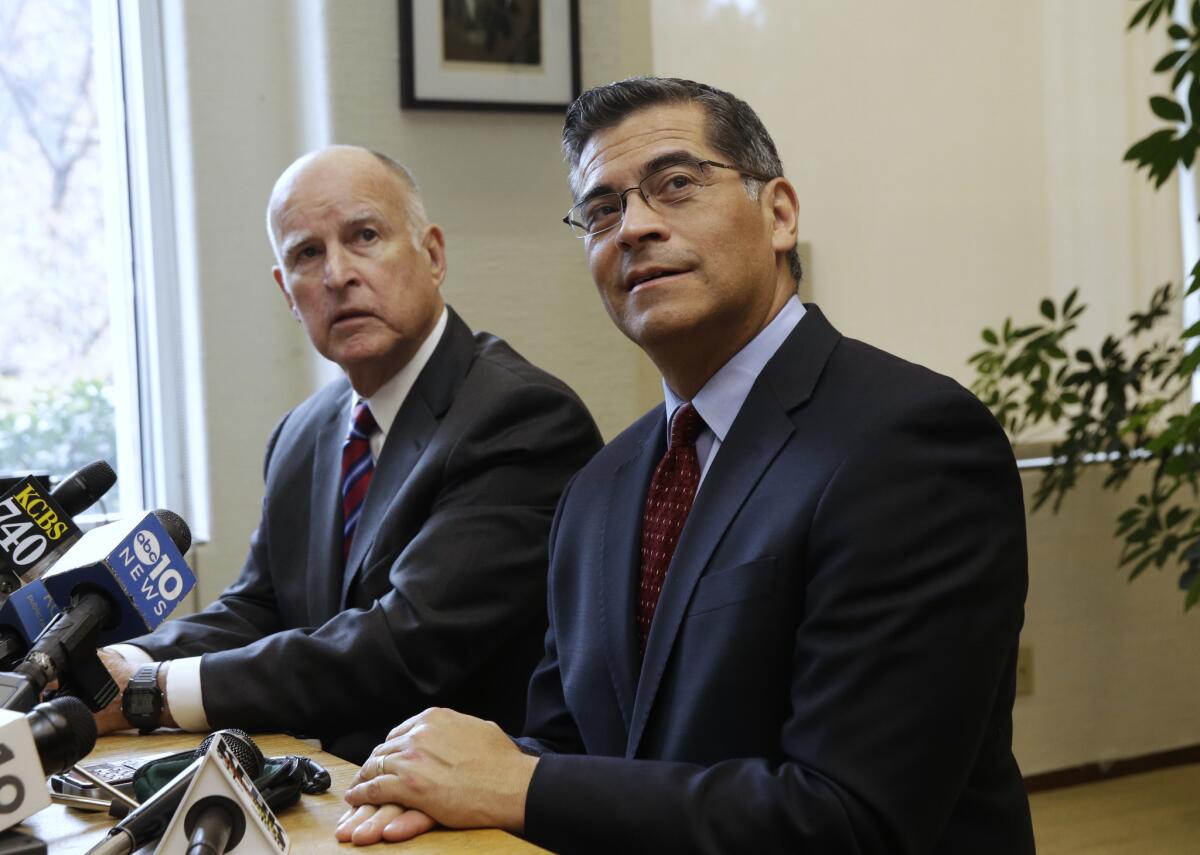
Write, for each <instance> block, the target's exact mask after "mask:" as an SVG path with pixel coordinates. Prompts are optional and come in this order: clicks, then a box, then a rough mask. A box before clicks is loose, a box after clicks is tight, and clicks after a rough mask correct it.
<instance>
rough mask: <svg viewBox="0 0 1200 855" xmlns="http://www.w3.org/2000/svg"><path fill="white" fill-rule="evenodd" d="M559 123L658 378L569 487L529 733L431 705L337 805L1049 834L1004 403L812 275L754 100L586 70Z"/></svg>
mask: <svg viewBox="0 0 1200 855" xmlns="http://www.w3.org/2000/svg"><path fill="white" fill-rule="evenodd" d="M563 138H564V148H565V149H566V153H567V159H568V161H569V163H570V165H571V180H572V189H573V191H574V194H575V198H576V199H577V200H578V204H577V205H576V206H575V207H574V208H572V210H571V212H570V214H569V215H568V217H567V220H568V222H569V224H570V225H572V227H573V229H574V230H575V231H576V233H577V234H578V235H581V236H582V237H583V248H584V251H585V252H586V254H587V258H588V264H589V266H590V268H591V272H592V276H593V278H594V279H595V281H596V285H597V287H598V289H599V291H600V296H601V299H602V300H603V301H604V304H605V307H606V308H607V309H608V311H609V314H610V315H611V316H612V318H613V320H614V321H615V322H616V324H617V325H618V326H619V327H620V328H621V330H622V331H624V332H625V333H626V335H628V336H629V337H630V338H631V339H633V340H634V341H635V342H637V344H638V345H640V346H641V347H642V348H643V349H644V350H645V351H646V352H647V353H648V354H649V355H650V357H651V358H652V359H653V360H654V362H655V364H656V365H657V367H658V368H659V370H660V371H661V372H662V375H663V383H664V394H665V398H666V406H665V407H660V408H656V409H654V410H653V411H651V412H650V413H648V414H647V415H646V416H644V417H643V418H642V419H640V420H639V421H638V422H636V423H635V424H634V425H633V426H632V427H630V428H629V429H628V430H627V431H625V432H624V433H623V434H621V435H620V436H618V437H617V438H616V439H615V440H614V441H613V442H612V443H610V444H609V445H608V446H607V447H606V448H605V449H604V450H603V451H601V452H600V453H599V454H598V455H597V456H596V457H595V458H593V459H592V461H591V462H590V463H589V464H588V465H587V466H585V467H584V469H583V470H582V471H581V472H580V474H579V475H578V476H577V477H576V478H575V479H574V480H573V481H572V483H571V485H570V486H569V487H568V489H567V491H566V492H565V493H564V495H563V499H562V501H561V502H560V505H559V510H558V514H557V517H556V521H555V526H554V529H553V530H552V533H551V544H550V593H549V604H550V629H549V631H548V633H547V636H546V654H545V657H544V658H543V660H542V663H541V664H540V665H539V667H538V669H537V671H536V672H535V674H534V677H533V680H532V682H531V685H530V694H529V713H528V719H527V724H526V730H525V733H526V737H525V738H524V739H522V740H520V746H521V748H520V750H519V749H518V747H517V746H516V745H514V744H513V743H512V742H511V741H509V740H508V739H507V738H505V736H504V735H503V734H502V733H501V732H500V730H499V729H498V728H497V727H495V726H494V725H490V724H487V723H484V722H480V721H478V720H477V719H474V718H471V717H469V716H465V715H462V714H460V713H455V712H450V711H448V710H431V711H427V712H425V713H422V714H421V715H418V716H415V717H413V718H412V719H409V720H408V721H405V722H404V723H403V724H401V725H400V726H399V727H397V728H396V729H395V730H394V731H393V732H392V733H391V734H390V735H389V739H388V741H387V742H385V743H383V744H382V745H380V746H379V747H378V748H376V749H375V751H374V752H373V753H372V756H371V758H370V759H369V760H368V761H367V762H366V763H365V764H364V766H363V769H362V770H361V772H360V773H359V775H358V778H357V779H356V782H355V785H354V786H352V787H351V789H350V790H349V791H348V792H347V796H346V798H347V801H348V802H349V803H350V804H351V805H352V806H355V808H354V809H352V811H350V812H348V813H347V815H346V816H345V817H343V820H342V822H341V825H340V826H339V828H338V837H339V838H340V839H352V840H354V842H356V843H369V842H372V841H373V840H376V839H379V838H380V837H383V838H385V839H401V838H403V837H406V836H411V835H412V834H415V833H419V832H420V831H422V830H424V829H426V828H428V827H429V826H430V825H431V824H432V823H433V822H434V821H436V822H441V823H443V824H446V825H451V826H455V827H461V826H473V825H496V826H499V827H502V828H507V829H510V830H513V831H516V832H520V833H524V834H525V835H526V836H527V837H529V838H530V839H531V840H533V841H534V842H536V843H538V844H540V845H543V846H546V847H548V848H550V849H552V850H555V851H561V852H579V851H587V852H635V851H637V852H642V851H644V852H672V851H683V852H820V853H851V852H854V853H887V855H897V853H967V852H969V853H973V855H974V854H975V853H996V855H1000V853H1004V855H1014V853H1028V852H1032V851H1033V839H1032V832H1031V827H1030V818H1029V808H1028V803H1027V800H1026V797H1025V791H1024V787H1023V785H1022V781H1021V776H1020V774H1019V771H1018V769H1017V765H1016V762H1015V761H1014V759H1013V756H1012V750H1011V738H1012V704H1013V697H1014V686H1015V678H1014V675H1015V661H1016V651H1017V636H1018V631H1019V630H1020V627H1021V622H1022V610H1023V603H1024V597H1025V591H1026V585H1027V576H1026V552H1025V529H1024V513H1023V509H1022V497H1021V488H1020V483H1019V481H1018V477H1017V472H1016V467H1015V465H1014V461H1013V457H1012V452H1011V449H1010V447H1009V445H1008V443H1007V441H1006V439H1005V437H1004V434H1003V433H1002V432H1001V430H1000V428H999V426H998V425H997V424H996V422H995V421H994V419H992V417H991V416H990V415H989V414H988V412H987V411H986V410H985V409H984V407H983V406H982V405H981V404H980V403H979V402H978V401H977V400H975V399H974V398H973V397H972V396H971V395H970V394H969V393H968V392H966V391H965V390H964V389H962V388H961V387H960V386H958V385H957V384H956V383H954V382H953V381H951V380H950V379H948V378H946V377H942V376H939V375H937V374H934V373H932V372H930V371H928V370H926V369H924V368H921V367H919V366H916V365H912V364H910V363H907V362H904V361H902V360H900V359H897V358H895V357H893V356H889V355H887V354H885V353H883V352H881V351H878V350H876V349H874V348H872V347H869V346H868V345H865V344H862V343H861V342H857V341H853V340H850V339H846V338H843V337H842V336H841V335H840V334H839V333H838V332H837V331H836V330H835V329H834V328H833V327H832V326H831V325H830V323H829V322H828V321H827V320H825V318H824V317H823V315H822V314H821V312H820V311H819V310H818V309H817V308H816V307H815V306H811V305H810V306H807V307H805V306H802V305H801V304H800V302H799V300H798V298H797V296H796V284H797V282H798V281H799V273H800V271H799V263H798V260H797V258H796V256H795V242H796V211H797V200H796V194H795V191H794V190H793V189H792V187H791V185H790V184H789V183H788V182H787V180H786V179H784V178H783V177H782V175H783V169H782V165H781V164H780V162H779V158H778V155H777V154H776V150H775V145H774V143H773V142H772V140H771V138H770V136H769V134H768V133H767V131H766V129H765V128H764V127H763V126H762V124H761V122H760V121H759V119H758V117H757V116H756V115H755V114H754V112H753V111H752V110H751V109H750V108H749V106H747V105H746V104H745V103H743V102H742V101H740V100H738V99H737V98H735V97H734V96H732V95H730V94H729V93H727V92H722V91H720V90H716V89H713V88H711V87H708V86H704V85H701V84H696V83H692V82H690V81H678V80H661V79H635V80H628V81H623V82H620V83H615V84H612V85H609V86H604V87H600V88H598V89H594V90H591V91H589V92H586V93H584V94H583V95H582V96H581V97H580V98H579V99H578V100H577V101H576V102H575V104H574V105H573V106H572V107H571V108H570V109H569V110H568V113H567V123H566V128H565V130H564V134H563ZM377 806H378V807H377Z"/></svg>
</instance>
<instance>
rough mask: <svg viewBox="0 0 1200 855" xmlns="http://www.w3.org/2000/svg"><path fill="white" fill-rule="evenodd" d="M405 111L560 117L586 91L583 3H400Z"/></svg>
mask: <svg viewBox="0 0 1200 855" xmlns="http://www.w3.org/2000/svg"><path fill="white" fill-rule="evenodd" d="M398 2H399V4H400V9H399V11H400V106H401V108H402V109H406V110H496V111H509V112H547V113H562V112H563V111H565V110H566V108H567V105H568V104H570V103H571V101H573V100H574V99H575V98H576V97H577V96H578V95H579V92H580V75H579V2H578V0H398Z"/></svg>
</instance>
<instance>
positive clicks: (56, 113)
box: [0, 0, 130, 510]
mask: <svg viewBox="0 0 1200 855" xmlns="http://www.w3.org/2000/svg"><path fill="white" fill-rule="evenodd" d="M92 26H93V18H92V6H91V3H90V2H88V0H38V2H36V3H29V2H25V3H22V2H13V0H0V258H3V259H4V265H5V268H6V269H5V271H4V275H3V276H0V314H2V317H3V324H2V326H0V471H7V472H12V473H25V472H31V471H32V472H42V473H57V474H66V473H67V472H69V471H70V470H72V469H74V468H75V467H77V466H80V465H82V464H84V463H87V462H89V461H91V460H95V459H97V458H104V459H106V460H108V461H110V462H111V463H112V464H113V465H114V467H116V466H117V465H118V462H117V459H116V457H117V448H118V445H117V436H116V431H117V422H118V414H117V412H116V409H115V408H114V402H115V401H116V400H117V396H116V392H115V389H114V374H116V373H119V372H129V370H130V369H129V368H128V366H127V362H126V360H127V354H126V344H127V343H125V342H120V341H117V342H114V328H116V329H125V328H127V327H126V324H124V323H122V322H121V320H120V319H117V322H116V323H114V319H113V318H112V316H111V306H112V305H116V306H118V307H119V306H122V305H126V304H127V300H126V299H124V298H123V297H122V295H121V294H120V293H116V294H110V290H109V289H110V288H114V289H119V290H121V291H125V290H126V289H127V288H128V286H127V285H126V284H125V283H124V282H122V281H110V278H111V277H110V271H111V270H112V269H113V263H112V262H113V255H112V253H113V249H112V248H113V247H114V246H119V245H120V242H121V241H122V240H123V237H122V235H123V234H124V228H123V227H121V226H120V225H119V224H113V223H106V222H105V216H104V213H105V210H106V206H105V199H104V190H105V185H104V175H103V171H102V166H101V164H102V160H105V159H109V160H111V154H112V153H111V152H104V151H102V141H101V134H100V130H99V123H98V121H97V109H96V104H97V98H96V91H95V89H96V75H95V74H94V64H93V32H92ZM101 103H106V104H118V105H119V104H120V99H119V97H117V98H105V99H101ZM119 121H120V120H119V118H118V119H117V123H118V124H119ZM105 142H108V141H107V140H106V141H105ZM110 210H111V208H110ZM118 255H119V254H118ZM126 293H127V292H126ZM114 296H116V297H117V299H116V300H115V301H114V300H113V297H114ZM118 359H119V360H121V364H119V365H118V364H117V360H118ZM129 420H130V419H129V415H128V414H126V415H125V416H124V421H126V422H128V421H129ZM119 486H120V485H119V484H118V488H119ZM104 505H105V508H107V509H108V510H115V509H116V508H118V507H119V500H118V494H117V491H116V490H114V491H113V492H110V493H109V495H108V496H107V497H106V498H105V500H104ZM100 509H104V508H100Z"/></svg>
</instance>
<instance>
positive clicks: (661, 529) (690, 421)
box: [637, 404, 704, 653]
mask: <svg viewBox="0 0 1200 855" xmlns="http://www.w3.org/2000/svg"><path fill="white" fill-rule="evenodd" d="M702 430H704V420H703V419H701V418H700V414H699V413H697V412H696V408H695V407H693V406H692V405H691V404H684V405H683V406H682V407H680V408H679V409H678V410H676V411H675V416H674V418H673V419H672V420H671V442H670V445H669V447H668V448H667V453H666V454H664V455H663V458H662V460H660V461H659V462H658V467H657V468H656V469H655V470H654V477H652V478H651V479H650V489H649V490H648V491H647V492H646V509H645V511H644V512H643V514H642V581H641V588H640V591H639V595H638V615H637V618H638V621H637V622H638V626H637V629H638V650H639V651H640V652H641V653H645V652H646V638H647V637H648V636H649V635H650V623H651V621H653V620H654V610H655V609H656V608H657V607H658V596H659V594H660V593H661V592H662V586H663V582H664V581H665V579H666V577H667V567H668V566H669V565H670V564H671V556H672V555H674V554H675V544H677V543H678V542H679V533H680V532H681V531H682V530H683V524H684V522H685V521H686V520H687V517H688V512H689V511H690V510H691V509H692V500H693V499H695V498H696V487H697V486H698V485H699V484H700V461H699V459H698V458H697V457H696V437H698V436H699V435H700V431H702Z"/></svg>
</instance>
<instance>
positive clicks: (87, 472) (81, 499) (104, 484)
mask: <svg viewBox="0 0 1200 855" xmlns="http://www.w3.org/2000/svg"><path fill="white" fill-rule="evenodd" d="M115 483H117V473H116V472H114V471H113V468H112V467H111V466H109V465H108V461H105V460H93V461H92V462H91V463H86V464H84V465H83V466H80V467H79V468H78V469H76V470H75V471H74V472H72V473H71V474H70V475H68V476H67V477H65V478H63V479H62V480H61V481H59V482H58V483H57V484H55V485H54V489H53V490H51V491H50V495H51V497H53V499H54V500H55V501H56V502H58V506H59V507H60V508H62V509H63V510H64V511H66V512H67V513H68V514H70V515H71V516H73V517H77V516H79V515H80V514H81V513H83V512H84V511H86V510H87V509H88V508H90V507H91V506H92V505H94V504H96V502H98V501H99V500H100V497H101V496H103V495H104V494H105V493H107V492H108V491H109V490H111V489H112V486H113V484H115Z"/></svg>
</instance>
